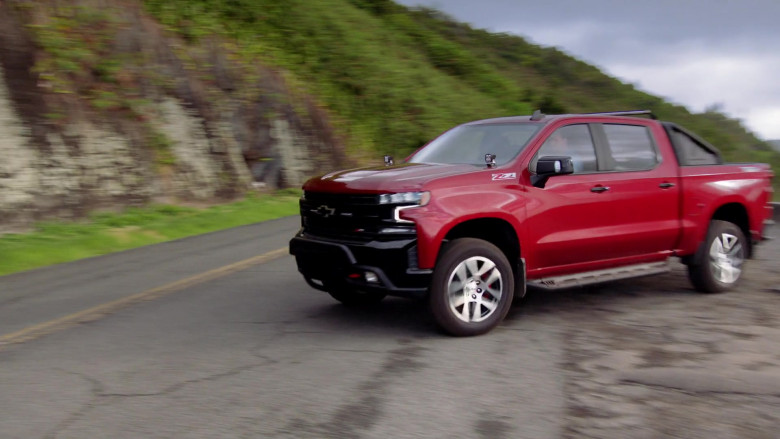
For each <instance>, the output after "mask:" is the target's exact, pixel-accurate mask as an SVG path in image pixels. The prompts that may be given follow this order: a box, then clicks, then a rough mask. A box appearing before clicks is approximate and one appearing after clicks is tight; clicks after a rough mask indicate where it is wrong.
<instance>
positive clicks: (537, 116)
mask: <svg viewBox="0 0 780 439" xmlns="http://www.w3.org/2000/svg"><path fill="white" fill-rule="evenodd" d="M544 116H546V115H545V114H544V113H542V110H535V111H534V114H533V115H532V116H531V120H542V119H544Z"/></svg>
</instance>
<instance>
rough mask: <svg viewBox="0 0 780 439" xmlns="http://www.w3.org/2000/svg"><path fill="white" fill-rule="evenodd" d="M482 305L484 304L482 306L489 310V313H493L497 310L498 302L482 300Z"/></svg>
mask: <svg viewBox="0 0 780 439" xmlns="http://www.w3.org/2000/svg"><path fill="white" fill-rule="evenodd" d="M480 303H482V306H483V307H485V308H487V310H488V311H489V312H493V311H495V310H496V307H497V306H498V301H497V300H484V299H482V300H480Z"/></svg>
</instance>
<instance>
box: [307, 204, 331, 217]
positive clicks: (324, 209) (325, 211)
mask: <svg viewBox="0 0 780 439" xmlns="http://www.w3.org/2000/svg"><path fill="white" fill-rule="evenodd" d="M312 212H314V213H316V214H317V215H319V216H321V217H323V218H327V217H329V216H332V215H334V214H335V213H336V209H334V208H332V207H328V206H326V205H324V204H323V205H322V206H320V207H318V208H316V209H314V210H312Z"/></svg>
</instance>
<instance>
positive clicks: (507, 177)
mask: <svg viewBox="0 0 780 439" xmlns="http://www.w3.org/2000/svg"><path fill="white" fill-rule="evenodd" d="M516 176H517V174H515V173H514V172H507V173H504V174H493V178H492V180H493V181H496V180H512V179H514V178H515V177H516Z"/></svg>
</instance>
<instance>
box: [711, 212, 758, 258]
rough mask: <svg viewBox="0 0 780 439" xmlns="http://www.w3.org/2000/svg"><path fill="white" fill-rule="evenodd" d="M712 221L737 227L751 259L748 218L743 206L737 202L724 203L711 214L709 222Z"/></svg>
mask: <svg viewBox="0 0 780 439" xmlns="http://www.w3.org/2000/svg"><path fill="white" fill-rule="evenodd" d="M713 220H720V221H727V222H730V223H733V224H735V225H736V226H737V227H739V228H740V230H742V234H743V235H744V236H745V244H746V245H747V248H748V252H747V253H748V257H752V255H753V244H752V242H751V239H750V236H751V234H750V217H749V215H748V211H747V208H745V205H743V204H741V203H738V202H732V203H726V204H724V205H722V206H720V207H718V208H717V209H716V210H715V212H713V214H712V217H711V218H710V221H713Z"/></svg>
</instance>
